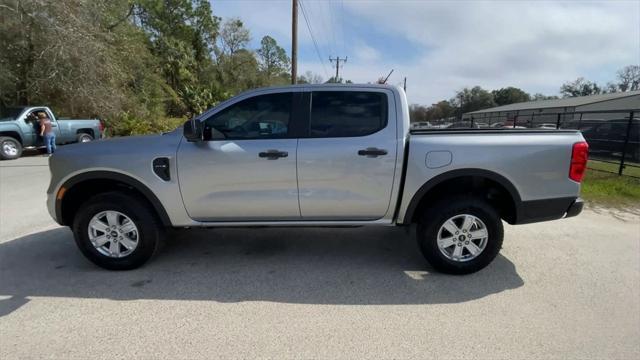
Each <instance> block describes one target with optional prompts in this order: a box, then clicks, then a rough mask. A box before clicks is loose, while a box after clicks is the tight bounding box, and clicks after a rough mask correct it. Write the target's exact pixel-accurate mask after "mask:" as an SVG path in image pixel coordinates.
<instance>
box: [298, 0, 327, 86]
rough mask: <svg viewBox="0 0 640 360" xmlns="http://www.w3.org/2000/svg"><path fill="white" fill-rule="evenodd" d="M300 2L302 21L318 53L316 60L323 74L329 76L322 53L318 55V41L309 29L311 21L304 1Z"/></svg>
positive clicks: (300, 0)
mask: <svg viewBox="0 0 640 360" xmlns="http://www.w3.org/2000/svg"><path fill="white" fill-rule="evenodd" d="M298 1H299V3H300V10H302V17H304V22H305V24H307V29H308V30H309V35H311V40H313V46H314V47H315V48H316V54H317V55H318V60H320V64H322V69H323V70H324V75H325V76H326V77H329V73H328V72H327V68H326V66H325V65H324V62H323V61H322V55H320V50H319V49H318V42H317V41H316V38H315V37H314V36H313V31H312V30H311V23H309V18H308V17H307V12H306V11H305V8H304V3H303V2H302V0H298Z"/></svg>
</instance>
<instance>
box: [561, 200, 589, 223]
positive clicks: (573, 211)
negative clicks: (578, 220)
mask: <svg viewBox="0 0 640 360" xmlns="http://www.w3.org/2000/svg"><path fill="white" fill-rule="evenodd" d="M583 207H584V201H583V200H582V199H580V198H577V199H576V200H575V201H574V202H573V203H572V204H571V205H569V208H568V209H567V215H565V218H569V217H574V216H576V215H578V214H580V213H581V212H582V208H583Z"/></svg>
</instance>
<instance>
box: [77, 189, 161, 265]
mask: <svg viewBox="0 0 640 360" xmlns="http://www.w3.org/2000/svg"><path fill="white" fill-rule="evenodd" d="M163 230H164V229H163V228H162V226H161V224H160V222H159V221H158V219H157V218H156V216H155V214H154V213H153V212H152V211H151V209H150V208H149V207H148V206H147V205H146V204H145V202H144V201H143V200H142V199H140V198H138V197H137V196H133V195H129V194H126V193H122V192H107V193H103V194H98V195H96V196H94V197H92V198H90V199H89V200H88V201H87V202H86V203H84V204H83V205H82V206H81V207H80V209H78V211H77V213H76V218H75V220H74V222H73V235H74V238H75V241H76V244H77V245H78V248H80V251H81V252H82V254H84V256H85V257H87V258H88V259H89V260H91V262H93V263H94V264H96V265H98V266H100V267H103V268H105V269H109V270H130V269H135V268H137V267H139V266H141V265H142V264H144V263H145V262H147V260H149V259H150V258H151V257H152V256H153V255H154V254H155V253H156V252H157V251H158V250H159V248H160V245H161V243H162V240H163V235H164V234H163V233H164V232H163Z"/></svg>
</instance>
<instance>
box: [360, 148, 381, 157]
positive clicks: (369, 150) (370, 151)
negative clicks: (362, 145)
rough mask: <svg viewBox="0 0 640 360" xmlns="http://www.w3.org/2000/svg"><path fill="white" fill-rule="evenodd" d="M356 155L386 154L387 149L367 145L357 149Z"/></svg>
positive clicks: (373, 155)
mask: <svg viewBox="0 0 640 360" xmlns="http://www.w3.org/2000/svg"><path fill="white" fill-rule="evenodd" d="M358 155H360V156H366V157H377V156H382V155H387V150H385V149H378V148H374V147H369V148H366V149H363V150H358Z"/></svg>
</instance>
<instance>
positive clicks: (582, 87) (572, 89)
mask: <svg viewBox="0 0 640 360" xmlns="http://www.w3.org/2000/svg"><path fill="white" fill-rule="evenodd" d="M601 93H602V89H601V88H600V87H599V86H598V84H596V83H594V82H592V81H589V80H586V79H585V78H583V77H579V78H577V79H576V80H574V81H569V82H566V83H564V84H563V85H562V86H561V87H560V94H562V97H564V98H568V97H576V96H588V95H597V94H601Z"/></svg>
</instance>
